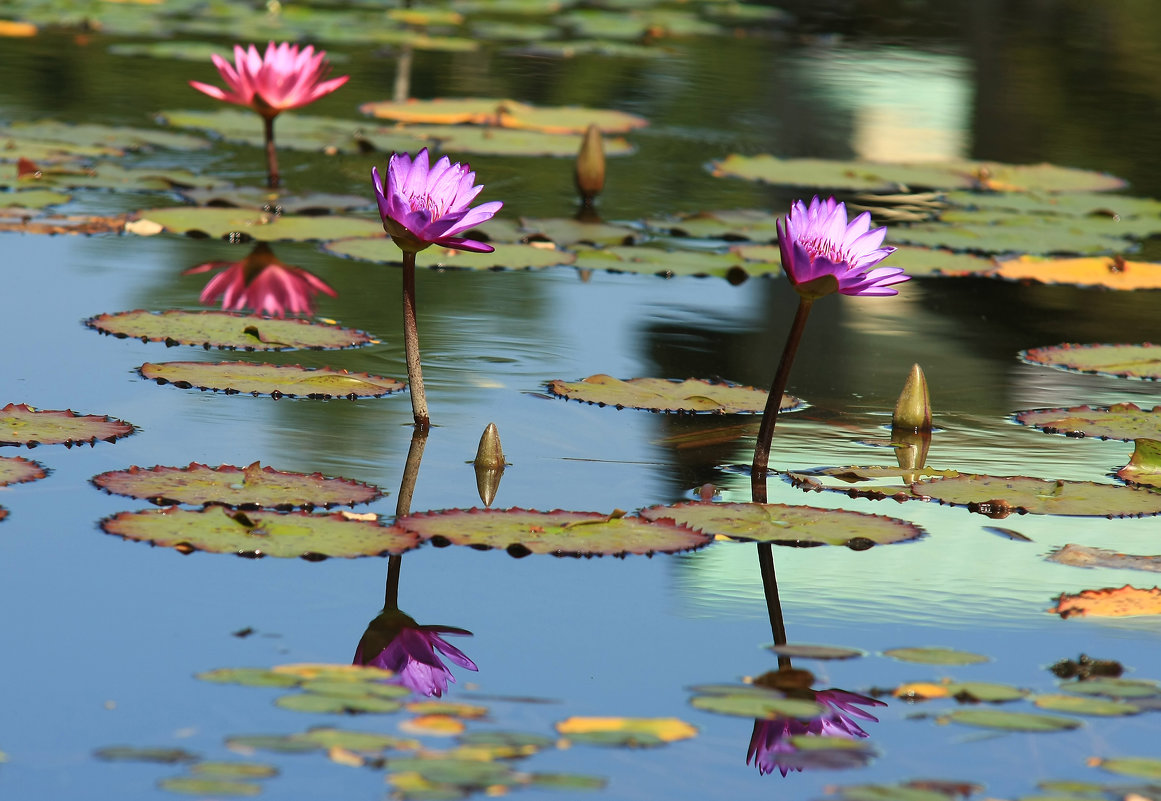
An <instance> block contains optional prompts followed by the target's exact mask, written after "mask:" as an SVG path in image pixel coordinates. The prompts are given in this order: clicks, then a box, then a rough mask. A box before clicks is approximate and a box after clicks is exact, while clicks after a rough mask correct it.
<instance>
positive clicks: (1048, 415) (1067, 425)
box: [1014, 403, 1161, 440]
mask: <svg viewBox="0 0 1161 801" xmlns="http://www.w3.org/2000/svg"><path fill="white" fill-rule="evenodd" d="M1014 419H1015V421H1016V422H1017V423H1023V424H1024V425H1027V426H1032V427H1033V428H1039V429H1040V430H1041V431H1044V432H1045V433H1047V434H1064V435H1065V436H1067V437H1099V438H1101V439H1123V440H1130V439H1139V438H1142V437H1144V438H1153V439H1161V406H1155V407H1154V408H1152V409H1142V408H1141V407H1139V406H1137V405H1136V404H1135V403H1115V404H1113V405H1112V406H1107V407H1105V406H1074V407H1072V408H1071V409H1032V410H1029V411H1025V412H1017V413H1016V415H1015V417H1014Z"/></svg>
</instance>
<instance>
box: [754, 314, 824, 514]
mask: <svg viewBox="0 0 1161 801" xmlns="http://www.w3.org/2000/svg"><path fill="white" fill-rule="evenodd" d="M813 304H814V299H813V298H806V297H799V299H798V310H797V311H796V312H795V313H794V322H793V323H791V325H790V334H789V336H787V337H786V347H784V348H783V349H782V360H781V361H779V362H778V371H777V372H776V373H775V374H774V383H773V384H772V385H771V387H770V396H769V397H768V398H766V408H765V410H764V411H763V412H762V425H761V427H760V428H759V429H758V441H757V442H756V443H755V444H754V463H753V466H752V467H751V469H750V491H751V494H752V496H753V499H754V502H755V503H765V502H766V474H767V472H768V471H767V466H768V465H769V463H770V441H771V440H772V439H773V438H774V425H775V424H776V423H777V422H778V412H779V411H780V410H781V408H782V395H783V393H785V392H786V383H787V381H789V380H790V367H791V365H792V364H794V354H796V353H797V352H798V344H799V343H800V342H801V341H802V332H803V331H804V330H805V329H806V318H807V317H809V316H810V307H811V306H812V305H813Z"/></svg>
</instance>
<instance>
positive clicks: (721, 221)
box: [645, 209, 783, 250]
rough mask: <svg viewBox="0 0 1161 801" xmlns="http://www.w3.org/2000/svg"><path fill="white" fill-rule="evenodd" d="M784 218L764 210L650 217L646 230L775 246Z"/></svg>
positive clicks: (733, 210)
mask: <svg viewBox="0 0 1161 801" xmlns="http://www.w3.org/2000/svg"><path fill="white" fill-rule="evenodd" d="M782 216H783V215H779V214H772V213H770V212H769V211H763V210H761V209H729V210H719V211H699V212H695V213H693V214H684V215H679V216H677V217H650V218H648V219H646V220H645V226H646V227H647V228H649V229H650V230H652V231H656V232H659V233H662V234H665V235H668V236H688V237H694V238H696V239H745V240H751V241H761V242H774V241H776V240H777V239H778V220H779V219H780V218H781V217H782ZM775 250H777V247H775Z"/></svg>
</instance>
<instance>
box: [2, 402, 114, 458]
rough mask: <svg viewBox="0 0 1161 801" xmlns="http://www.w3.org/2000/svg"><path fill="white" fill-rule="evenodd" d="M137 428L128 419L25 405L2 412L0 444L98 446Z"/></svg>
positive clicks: (10, 406) (6, 408) (19, 404)
mask: <svg viewBox="0 0 1161 801" xmlns="http://www.w3.org/2000/svg"><path fill="white" fill-rule="evenodd" d="M136 430H137V428H136V427H135V426H133V425H132V424H131V423H126V422H125V421H124V420H115V419H114V418H112V417H106V416H105V415H96V414H77V413H75V412H73V411H72V410H70V409H65V410H63V411H47V410H44V409H34V408H32V407H31V406H28V405H26V404H23V403H9V404H8V405H7V406H5V407H3V408H2V409H0V445H26V446H28V447H29V448H35V447H36V446H37V445H64V446H65V447H68V448H71V447H72V446H73V445H83V444H85V443H88V444H89V445H96V444H97V440H102V441H104V442H115V441H116V440H118V439H120V438H121V437H127V436H129V435H130V434H132V433H133V432H134V431H136Z"/></svg>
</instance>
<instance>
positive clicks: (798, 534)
mask: <svg viewBox="0 0 1161 801" xmlns="http://www.w3.org/2000/svg"><path fill="white" fill-rule="evenodd" d="M640 515H641V517H643V518H645V519H647V520H672V521H674V522H676V523H679V524H684V525H687V526H690V527H691V528H694V529H696V530H698V531H701V532H703V533H704V534H708V535H713V536H723V537H729V538H730V539H734V540H741V541H745V542H768V543H772V544H774V545H792V546H807V547H809V546H813V545H846V546H847V547H848V548H851V549H852V550H858V551H861V550H866V549H867V548H870V547H872V546H874V545H887V544H890V543H895V542H905V541H907V540H914V539H918V538H919V537H922V536H923V535H924V534H925V532H924V531H923V529H921V528H920V527H919V526H916V525H915V524H913V523H909V522H907V521H906V520H898V519H896V518H893V517H886V516H883V515H871V514H866V513H864V512H850V511H846V510H843V509H819V508H816V507H813V506H788V505H786V504H781V503H699V502H690V503H678V504H673V505H672V506H651V507H649V508H648V509H642V510H641V512H640Z"/></svg>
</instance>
